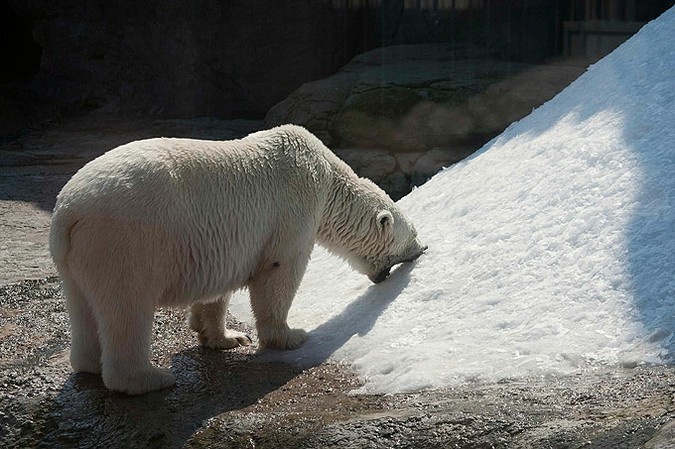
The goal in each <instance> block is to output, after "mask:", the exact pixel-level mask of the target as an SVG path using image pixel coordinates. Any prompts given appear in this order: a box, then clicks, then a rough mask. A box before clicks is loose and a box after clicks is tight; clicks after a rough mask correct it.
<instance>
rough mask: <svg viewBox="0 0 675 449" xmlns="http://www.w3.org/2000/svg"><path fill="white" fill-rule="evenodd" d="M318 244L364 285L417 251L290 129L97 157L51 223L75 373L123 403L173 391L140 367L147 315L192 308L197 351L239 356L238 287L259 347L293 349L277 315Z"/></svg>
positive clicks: (145, 363) (303, 135)
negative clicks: (96, 379) (95, 378)
mask: <svg viewBox="0 0 675 449" xmlns="http://www.w3.org/2000/svg"><path fill="white" fill-rule="evenodd" d="M315 241H317V242H318V243H320V244H322V245H324V246H325V247H327V248H328V249H329V250H331V251H333V252H334V253H336V254H338V255H340V256H342V257H344V258H346V259H347V260H348V261H349V262H350V263H351V264H352V266H353V267H354V268H355V269H356V270H358V271H360V272H362V273H364V274H366V275H368V276H369V277H370V279H371V280H373V281H374V282H379V281H382V280H384V278H385V277H386V276H387V275H388V273H389V269H390V268H391V267H392V266H393V265H395V264H397V263H400V262H404V261H410V260H413V259H415V258H416V257H418V256H419V255H420V254H422V252H423V251H424V249H425V248H423V247H422V245H421V244H420V242H419V240H418V238H417V233H416V231H415V229H414V227H413V225H412V224H411V222H410V221H409V220H408V219H407V218H406V217H404V216H403V215H402V214H401V212H400V211H399V210H398V209H397V207H396V206H395V205H394V203H393V202H392V201H391V199H390V198H389V197H388V196H387V195H386V194H385V193H384V192H383V191H382V190H381V189H379V188H378V187H377V186H375V184H373V183H372V182H370V181H369V180H367V179H363V178H359V177H358V176H356V175H355V174H354V172H353V171H352V170H351V169H350V168H349V167H348V166H347V165H346V164H345V163H344V162H342V161H341V160H340V159H338V158H337V157H336V156H335V155H334V154H333V153H332V152H331V151H330V150H329V149H328V148H326V147H325V146H324V145H323V144H322V143H321V141H320V140H319V139H317V138H316V137H315V136H314V135H312V134H311V133H309V132H308V131H306V130H305V129H304V128H301V127H298V126H292V125H286V126H281V127H277V128H274V129H271V130H267V131H261V132H257V133H254V134H251V135H249V136H247V137H245V138H243V139H240V140H233V141H222V142H219V141H201V140H191V139H164V138H161V139H149V140H142V141H138V142H132V143H129V144H127V145H123V146H120V147H118V148H115V149H113V150H111V151H109V152H107V153H106V154H104V155H102V156H101V157H99V158H97V159H95V160H93V161H91V162H90V163H88V164H87V165H85V166H84V167H83V168H82V169H81V170H80V171H78V172H77V173H76V174H75V175H74V176H73V177H72V178H71V179H70V181H68V183H67V184H66V185H65V186H64V187H63V189H62V190H61V192H60V193H59V195H58V198H57V202H56V207H55V209H54V214H53V217H52V225H51V234H50V250H51V254H52V257H53V259H54V262H55V264H56V267H57V269H58V271H59V274H60V276H61V279H62V283H63V289H64V293H65V296H66V298H67V307H68V312H69V314H70V322H71V332H72V335H71V338H72V347H71V356H70V359H71V364H72V367H73V369H74V370H75V371H85V372H92V373H102V375H103V381H104V383H105V385H106V387H108V388H109V389H111V390H115V391H121V392H126V393H128V394H140V393H144V392H148V391H152V390H157V389H160V388H164V387H167V386H170V385H172V384H173V383H174V376H173V375H172V374H171V372H170V371H169V370H165V369H159V368H156V367H154V366H152V365H151V364H150V336H151V328H152V322H153V316H154V310H155V308H156V307H158V306H169V307H174V306H175V307H187V306H191V317H190V326H191V328H192V329H194V330H195V331H197V332H198V335H199V340H200V342H201V343H202V344H203V345H205V346H208V347H212V348H221V349H226V348H233V347H236V346H238V345H248V344H250V343H251V340H250V339H249V338H248V336H246V335H244V334H242V333H239V332H235V331H232V330H228V329H226V327H225V314H226V311H227V306H228V301H229V298H230V294H231V292H233V291H234V290H237V289H239V288H242V287H247V288H248V289H249V292H250V296H251V306H252V309H253V312H254V315H255V320H256V327H257V331H258V339H259V343H260V346H262V347H272V348H281V349H292V348H296V347H297V346H299V345H300V344H301V343H302V342H303V341H304V340H305V339H306V334H305V332H304V331H303V330H300V329H291V328H289V327H288V325H287V324H286V317H287V315H288V310H289V308H290V306H291V302H292V300H293V297H294V295H295V293H296V290H297V288H298V286H299V284H300V281H301V279H302V276H303V274H304V272H305V268H306V266H307V262H308V260H309V257H310V253H311V251H312V248H313V246H314V243H315Z"/></svg>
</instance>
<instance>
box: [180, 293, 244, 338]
mask: <svg viewBox="0 0 675 449" xmlns="http://www.w3.org/2000/svg"><path fill="white" fill-rule="evenodd" d="M229 303H230V293H228V294H227V295H223V296H221V297H220V298H218V299H217V300H216V301H214V302H209V303H197V304H194V305H193V306H192V308H191V313H190V329H192V330H193V331H195V332H197V336H198V338H199V343H200V344H201V345H202V346H205V347H207V348H211V349H232V348H236V347H237V346H248V345H250V344H251V343H252V342H251V337H249V336H248V335H246V334H245V333H243V332H237V331H233V330H230V329H227V327H226V324H225V322H226V320H225V318H226V316H227V306H228V304H229Z"/></svg>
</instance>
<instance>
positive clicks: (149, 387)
mask: <svg viewBox="0 0 675 449" xmlns="http://www.w3.org/2000/svg"><path fill="white" fill-rule="evenodd" d="M103 383H104V384H105V386H106V387H107V388H108V389H109V390H112V391H118V392H120V393H126V394H129V395H137V394H143V393H149V392H150V391H156V390H161V389H162V388H167V387H170V386H172V385H174V384H175V383H176V377H175V376H174V375H173V373H172V372H171V371H169V370H168V369H164V368H155V367H153V366H149V367H147V368H145V369H142V370H138V371H134V372H131V373H120V372H117V373H115V374H113V375H111V374H106V372H105V370H104V372H103Z"/></svg>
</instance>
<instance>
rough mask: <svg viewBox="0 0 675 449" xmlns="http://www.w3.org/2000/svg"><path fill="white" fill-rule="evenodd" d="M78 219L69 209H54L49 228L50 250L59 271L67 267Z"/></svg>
mask: <svg viewBox="0 0 675 449" xmlns="http://www.w3.org/2000/svg"><path fill="white" fill-rule="evenodd" d="M77 223H78V220H77V219H76V218H75V217H73V216H72V214H70V213H68V211H67V210H64V209H59V208H58V207H57V208H56V209H55V210H54V214H53V215H52V223H51V227H50V228H49V252H50V253H51V256H52V260H53V261H54V264H55V265H56V268H57V270H58V271H59V273H62V272H63V271H65V270H66V269H67V260H68V252H69V251H70V242H71V237H72V234H73V231H74V230H75V228H76V226H77Z"/></svg>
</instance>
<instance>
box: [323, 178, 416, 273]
mask: <svg viewBox="0 0 675 449" xmlns="http://www.w3.org/2000/svg"><path fill="white" fill-rule="evenodd" d="M347 184H348V185H349V188H347V189H345V190H342V189H339V190H336V191H334V192H333V195H332V197H331V200H330V201H329V203H328V207H327V209H326V214H325V215H324V220H323V223H322V225H321V226H320V228H319V240H320V242H321V243H322V244H323V245H324V246H325V247H326V248H328V249H329V250H330V251H331V252H333V253H335V254H337V255H338V256H342V257H344V258H345V259H347V261H348V262H349V263H350V265H351V266H352V267H353V268H354V269H355V270H357V271H359V272H361V273H363V274H365V275H367V276H368V278H370V280H371V281H373V282H375V283H379V282H382V281H384V280H385V279H386V278H387V276H388V275H389V272H390V270H391V268H392V267H393V266H394V265H397V264H399V263H403V262H410V261H413V260H415V259H417V258H418V257H419V256H421V255H422V253H424V251H425V250H426V249H427V247H426V246H423V245H422V243H421V242H420V240H419V238H418V237H417V231H416V230H415V227H414V226H413V224H412V222H411V221H410V220H409V219H408V218H407V217H406V216H405V215H403V213H402V212H401V211H400V210H399V208H398V207H397V206H396V204H394V202H393V201H392V200H391V198H389V196H388V195H387V194H386V193H385V192H384V191H382V190H381V189H380V188H379V187H378V186H377V185H375V184H374V183H373V182H372V181H370V180H368V179H365V178H357V177H356V176H353V177H351V178H350V179H349V182H348V183H347Z"/></svg>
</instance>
